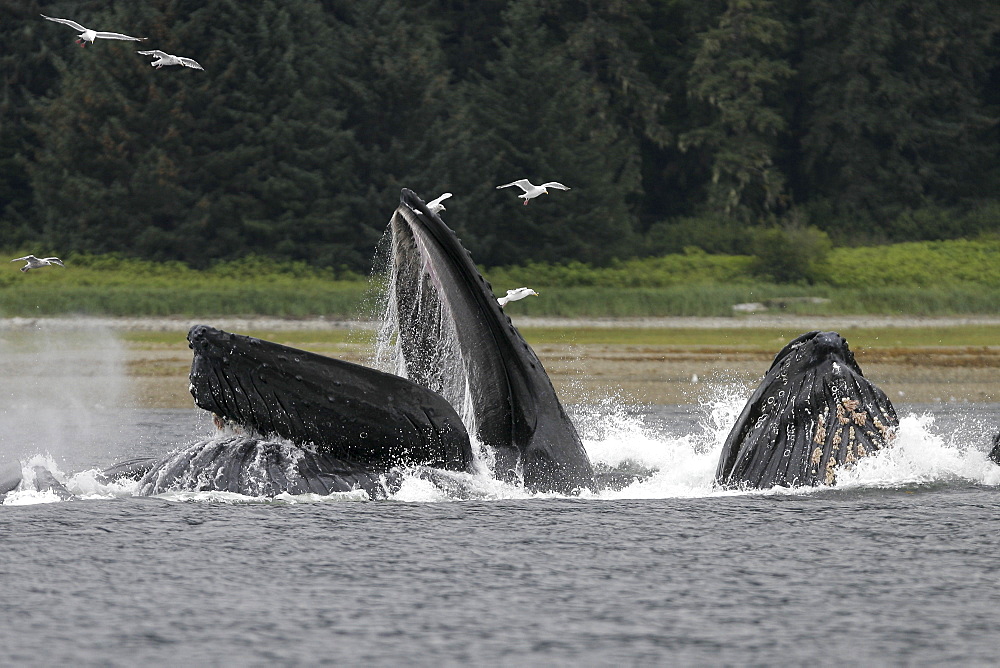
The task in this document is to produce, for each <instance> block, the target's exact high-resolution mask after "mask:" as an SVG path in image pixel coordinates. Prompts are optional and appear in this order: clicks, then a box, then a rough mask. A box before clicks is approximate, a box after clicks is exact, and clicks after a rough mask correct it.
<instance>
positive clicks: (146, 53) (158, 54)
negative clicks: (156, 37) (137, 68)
mask: <svg viewBox="0 0 1000 668" xmlns="http://www.w3.org/2000/svg"><path fill="white" fill-rule="evenodd" d="M136 53H141V54H142V55H144V56H156V57H157V58H164V57H166V56H169V55H170V54H169V53H167V52H166V51H160V50H159V49H153V50H152V51H136Z"/></svg>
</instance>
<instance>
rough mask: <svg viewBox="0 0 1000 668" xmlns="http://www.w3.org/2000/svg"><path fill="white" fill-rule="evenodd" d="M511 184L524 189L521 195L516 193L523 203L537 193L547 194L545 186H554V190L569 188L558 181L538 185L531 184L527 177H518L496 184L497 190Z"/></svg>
mask: <svg viewBox="0 0 1000 668" xmlns="http://www.w3.org/2000/svg"><path fill="white" fill-rule="evenodd" d="M511 186H517V187H518V188H520V189H521V190H523V191H524V194H523V195H518V197H520V198H522V199H524V203H525V204H527V203H528V200H532V199H535V198H536V197H538V196H539V195H548V194H549V191H548V190H547V188H555V189H556V190H569V186H564V185H563V184H561V183H559V182H558V181H549V182H548V183H543V184H542V185H540V186H533V185H531V181H529V180H528V179H518V180H517V181H512V182H511V183H508V184H506V185H503V186H497V190H500V189H501V188H510V187H511Z"/></svg>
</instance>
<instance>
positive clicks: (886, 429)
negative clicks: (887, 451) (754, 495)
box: [716, 331, 899, 489]
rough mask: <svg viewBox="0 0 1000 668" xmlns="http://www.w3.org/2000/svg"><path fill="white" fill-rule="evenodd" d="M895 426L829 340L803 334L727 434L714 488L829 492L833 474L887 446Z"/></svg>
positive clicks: (832, 336)
mask: <svg viewBox="0 0 1000 668" xmlns="http://www.w3.org/2000/svg"><path fill="white" fill-rule="evenodd" d="M898 426H899V419H898V417H897V416H896V411H895V409H894V408H893V406H892V403H891V402H890V401H889V399H888V397H886V395H885V393H884V392H882V390H880V389H879V388H878V387H876V386H875V385H873V384H872V383H871V382H869V381H868V379H867V378H865V377H864V374H862V373H861V367H859V366H858V363H857V362H856V361H855V359H854V353H852V352H851V349H850V348H849V347H848V345H847V341H846V340H845V339H844V337H842V336H841V335H840V334H838V333H836V332H819V331H816V332H808V333H806V334H803V335H801V336H799V337H797V338H795V339H794V340H792V341H791V342H790V343H789V344H788V345H786V346H785V347H784V348H782V349H781V351H780V352H779V353H778V354H777V355H776V356H775V358H774V361H773V362H772V363H771V368H770V369H769V370H768V372H767V374H765V376H764V379H763V380H762V381H761V383H760V385H759V386H758V387H757V390H756V391H755V392H754V393H753V394H752V395H751V396H750V399H749V400H748V401H747V404H746V406H745V407H744V408H743V412H742V413H741V414H740V416H739V418H738V419H737V420H736V424H735V425H734V426H733V428H732V430H731V431H730V432H729V436H728V437H727V438H726V442H725V444H724V445H723V448H722V454H721V456H720V458H719V466H718V469H717V471H716V483H717V484H719V485H721V486H724V487H738V488H754V489H768V488H771V487H775V486H785V487H795V486H800V485H832V484H834V483H835V482H836V476H837V470H838V468H839V467H842V466H849V465H851V464H853V463H854V462H856V461H857V460H858V459H860V458H862V457H865V456H867V455H871V454H874V453H875V452H877V451H878V450H880V449H881V448H883V447H886V446H887V445H888V444H890V443H891V442H892V440H893V438H894V435H895V430H896V428H897V427H898Z"/></svg>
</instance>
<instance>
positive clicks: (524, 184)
mask: <svg viewBox="0 0 1000 668" xmlns="http://www.w3.org/2000/svg"><path fill="white" fill-rule="evenodd" d="M511 186H517V187H518V188H520V189H521V190H523V191H524V192H528V188H531V187H532V185H531V181H529V180H528V179H518V180H517V181H511V182H510V183H508V184H506V185H503V186H497V190H500V189H501V188H510V187H511Z"/></svg>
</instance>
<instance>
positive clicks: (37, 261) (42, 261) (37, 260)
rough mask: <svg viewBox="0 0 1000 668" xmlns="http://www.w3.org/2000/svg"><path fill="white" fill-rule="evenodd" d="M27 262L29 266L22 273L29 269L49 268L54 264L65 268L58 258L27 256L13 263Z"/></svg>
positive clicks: (24, 267) (17, 258) (23, 268)
mask: <svg viewBox="0 0 1000 668" xmlns="http://www.w3.org/2000/svg"><path fill="white" fill-rule="evenodd" d="M22 260H23V261H25V262H27V263H28V264H26V265H24V266H23V267H21V271H28V270H29V269H38V268H40V267H48V266H50V265H53V264H58V265H59V266H60V267H65V266H66V265H64V264H63V263H62V260H60V259H59V258H57V257H35V256H34V255H25V256H24V257H16V258H14V259H13V260H11V262H21V261H22Z"/></svg>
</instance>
